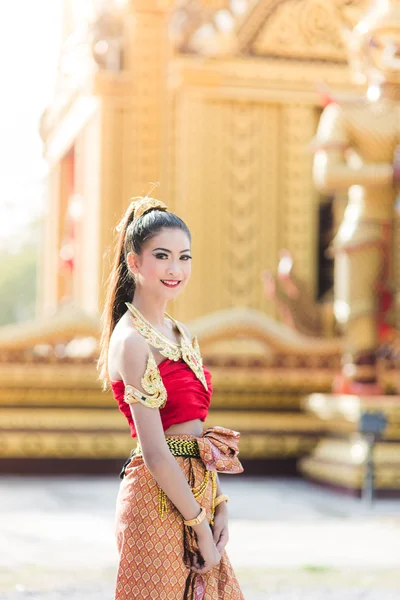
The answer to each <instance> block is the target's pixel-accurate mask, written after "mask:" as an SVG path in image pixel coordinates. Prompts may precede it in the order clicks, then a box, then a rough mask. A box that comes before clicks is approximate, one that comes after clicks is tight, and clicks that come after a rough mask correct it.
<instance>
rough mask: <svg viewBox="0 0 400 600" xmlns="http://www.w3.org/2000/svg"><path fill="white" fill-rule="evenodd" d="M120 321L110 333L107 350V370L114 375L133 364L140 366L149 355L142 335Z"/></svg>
mask: <svg viewBox="0 0 400 600" xmlns="http://www.w3.org/2000/svg"><path fill="white" fill-rule="evenodd" d="M121 321H122V319H120V321H119V322H118V323H117V325H116V326H115V327H114V330H113V332H112V334H111V338H110V346H109V352H108V364H109V371H110V375H114V377H115V376H116V374H118V373H119V374H121V371H123V370H124V369H126V368H127V367H129V368H132V366H133V365H135V364H136V365H139V368H141V366H142V365H143V362H144V360H145V359H146V358H147V357H148V355H149V346H148V344H147V342H146V340H145V339H144V338H143V336H142V335H141V334H140V333H139V332H138V331H136V329H135V328H134V327H130V326H129V323H124V322H121Z"/></svg>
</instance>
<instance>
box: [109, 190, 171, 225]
mask: <svg viewBox="0 0 400 600" xmlns="http://www.w3.org/2000/svg"><path fill="white" fill-rule="evenodd" d="M131 200H132V202H131V203H130V205H129V206H128V208H127V211H126V213H125V215H124V216H123V217H122V219H121V221H120V222H119V223H118V225H117V226H116V228H115V229H116V230H117V231H118V232H119V231H121V229H125V228H126V226H127V224H128V222H129V218H130V217H131V215H132V213H133V219H132V223H134V222H135V221H137V220H138V219H140V217H142V216H143V215H144V214H145V213H146V212H148V211H149V210H153V209H157V210H168V207H167V205H166V204H164V202H161V200H157V198H149V197H148V196H144V197H143V196H136V197H135V198H131Z"/></svg>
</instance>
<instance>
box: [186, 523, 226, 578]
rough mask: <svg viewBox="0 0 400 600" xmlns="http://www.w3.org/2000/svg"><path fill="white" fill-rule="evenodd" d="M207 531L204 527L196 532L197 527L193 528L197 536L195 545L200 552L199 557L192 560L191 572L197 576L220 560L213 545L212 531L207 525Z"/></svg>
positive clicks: (209, 569) (207, 570)
mask: <svg viewBox="0 0 400 600" xmlns="http://www.w3.org/2000/svg"><path fill="white" fill-rule="evenodd" d="M207 526H208V527H207V529H205V528H204V527H203V528H201V529H200V527H199V530H198V531H197V527H196V528H194V529H195V531H196V535H197V544H198V547H199V551H200V555H201V556H200V557H198V556H195V557H194V558H193V564H192V566H191V570H192V571H194V572H195V573H197V574H198V575H204V574H205V573H208V572H209V571H211V569H213V568H214V567H215V566H216V565H218V563H219V562H220V560H221V555H220V553H219V552H218V550H217V546H216V545H215V542H214V539H213V535H212V531H211V528H210V526H209V525H208V523H207Z"/></svg>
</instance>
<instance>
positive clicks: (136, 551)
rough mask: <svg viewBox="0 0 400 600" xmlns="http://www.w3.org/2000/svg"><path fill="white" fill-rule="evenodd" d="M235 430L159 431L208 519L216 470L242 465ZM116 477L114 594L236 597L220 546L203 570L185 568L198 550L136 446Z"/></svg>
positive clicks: (171, 598)
mask: <svg viewBox="0 0 400 600" xmlns="http://www.w3.org/2000/svg"><path fill="white" fill-rule="evenodd" d="M239 436H240V434H239V433H238V432H236V431H232V430H230V429H225V428H223V427H212V428H209V429H207V430H206V431H204V432H203V433H202V435H201V436H200V437H194V436H191V435H187V434H180V435H166V436H165V437H166V441H167V444H168V446H169V448H170V450H171V452H172V454H173V455H174V456H175V460H176V461H177V463H178V465H179V466H180V468H181V470H182V472H183V473H184V474H185V477H186V480H187V481H188V483H189V485H190V486H191V488H192V492H193V494H194V496H195V497H196V499H197V502H198V503H199V504H200V506H201V507H204V508H205V509H206V513H207V518H208V521H209V522H210V524H211V525H212V523H213V516H214V506H213V505H214V500H215V494H216V477H215V475H216V473H217V472H225V473H240V472H242V471H243V467H242V465H241V463H240V462H239V459H238V458H237V455H238V441H239ZM181 440H183V441H184V443H183V444H182V443H181ZM188 442H189V443H188ZM179 447H180V448H181V450H182V448H184V449H183V451H181V450H179ZM188 448H189V451H188V450H187V449H188ZM121 477H123V479H122V481H121V484H120V490H119V494H118V498H117V509H116V519H115V526H116V538H117V547H118V552H119V566H118V571H117V581H116V592H115V600H134V599H135V600H145V599H146V600H147V599H154V600H222V599H223V600H244V597H243V594H242V592H241V590H240V587H239V584H238V581H237V579H236V576H235V574H234V571H233V569H232V566H231V563H230V561H229V558H228V556H227V553H226V551H225V550H224V552H223V554H222V557H221V561H220V563H219V564H218V565H216V566H215V567H214V568H213V569H212V570H211V571H209V572H208V573H206V574H205V575H198V574H197V573H194V572H193V571H191V570H190V566H191V564H192V562H191V561H192V558H193V555H194V554H196V553H198V545H197V541H196V534H195V533H194V530H193V529H192V528H191V527H186V526H185V525H184V524H183V517H182V515H181V513H180V512H179V511H178V510H177V509H176V507H175V506H174V505H173V504H172V502H170V500H169V499H168V498H167V496H166V495H165V494H164V492H163V491H162V490H161V489H160V488H159V486H158V484H157V482H156V481H155V479H154V478H153V476H152V475H151V473H150V471H149V470H148V469H147V467H146V465H145V464H144V462H143V457H142V455H141V451H140V447H138V448H136V449H135V451H134V452H133V453H132V454H131V456H130V458H129V459H128V461H127V462H126V463H125V465H124V467H123V470H122V472H121Z"/></svg>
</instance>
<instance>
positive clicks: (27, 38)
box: [0, 0, 62, 249]
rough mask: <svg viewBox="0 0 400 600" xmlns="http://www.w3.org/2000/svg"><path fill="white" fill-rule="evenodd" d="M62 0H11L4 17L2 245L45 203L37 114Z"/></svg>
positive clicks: (52, 69)
mask: <svg viewBox="0 0 400 600" xmlns="http://www.w3.org/2000/svg"><path fill="white" fill-rule="evenodd" d="M61 10H62V0H8V1H5V2H4V3H2V11H1V19H0V73H1V78H2V85H1V93H0V189H1V195H0V249H4V248H5V247H7V248H9V249H13V248H17V247H18V245H19V243H20V241H21V240H22V239H23V238H24V236H25V235H26V231H27V229H28V225H29V223H30V222H31V221H32V220H33V219H34V218H35V217H37V216H38V215H40V214H41V213H42V211H43V209H44V202H45V192H46V185H45V179H46V162H45V160H44V159H43V156H42V142H41V139H40V136H39V132H38V128H39V119H40V116H41V114H42V112H43V110H44V109H45V107H46V105H48V104H49V103H50V102H51V99H52V96H53V91H54V85H55V76H56V70H57V62H58V56H59V49H60V42H61Z"/></svg>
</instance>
